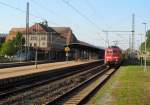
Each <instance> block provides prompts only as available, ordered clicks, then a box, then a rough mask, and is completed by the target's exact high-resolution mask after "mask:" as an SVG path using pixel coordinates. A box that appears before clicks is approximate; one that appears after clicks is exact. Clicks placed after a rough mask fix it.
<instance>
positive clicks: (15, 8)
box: [0, 1, 60, 26]
mask: <svg viewBox="0 0 150 105" xmlns="http://www.w3.org/2000/svg"><path fill="white" fill-rule="evenodd" d="M0 4H1V5H4V6H6V7H9V8H12V9H14V10H16V11H19V12H22V13H26V11H25V10H22V9H20V8H18V7H15V6H12V5H10V4H7V3H4V2H1V1H0ZM29 15H30V16H32V17H34V18H38V19H41V20H46V19H44V18H42V17H40V16H36V15H34V14H32V13H30V14H29ZM48 22H49V23H51V24H54V25H57V26H60V25H59V24H58V23H55V22H52V21H49V20H48Z"/></svg>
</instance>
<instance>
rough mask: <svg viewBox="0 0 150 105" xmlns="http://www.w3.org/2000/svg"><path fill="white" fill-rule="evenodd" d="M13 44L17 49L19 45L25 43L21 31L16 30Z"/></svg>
mask: <svg viewBox="0 0 150 105" xmlns="http://www.w3.org/2000/svg"><path fill="white" fill-rule="evenodd" d="M13 43H14V46H15V47H16V48H17V49H19V48H20V47H21V46H23V45H24V44H25V39H24V37H23V36H22V33H20V32H18V33H17V35H16V38H15V39H14V40H13Z"/></svg>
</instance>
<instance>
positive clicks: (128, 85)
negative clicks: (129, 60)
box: [87, 65, 150, 105]
mask: <svg viewBox="0 0 150 105" xmlns="http://www.w3.org/2000/svg"><path fill="white" fill-rule="evenodd" d="M87 105H150V66H148V67H147V71H146V72H144V70H143V66H139V65H127V66H122V67H121V68H120V69H119V70H118V71H117V72H116V73H115V74H114V75H113V77H112V78H111V79H110V80H109V81H108V82H107V83H106V84H105V85H104V86H103V87H102V88H101V89H100V90H99V91H98V92H97V93H96V95H95V96H94V97H93V98H92V99H91V100H90V102H89V103H88V104H87Z"/></svg>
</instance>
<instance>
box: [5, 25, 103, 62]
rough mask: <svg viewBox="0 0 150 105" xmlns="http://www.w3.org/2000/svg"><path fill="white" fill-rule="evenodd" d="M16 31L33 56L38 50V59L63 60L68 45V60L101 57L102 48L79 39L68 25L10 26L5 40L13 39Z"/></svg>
mask: <svg viewBox="0 0 150 105" xmlns="http://www.w3.org/2000/svg"><path fill="white" fill-rule="evenodd" d="M17 32H21V33H22V34H23V37H24V38H25V45H24V46H28V47H29V51H30V52H32V55H31V56H32V57H33V58H34V57H35V51H38V59H40V60H58V61H60V60H65V59H66V52H65V51H64V48H65V47H69V48H70V51H69V52H68V58H69V60H83V59H99V58H103V54H104V52H103V51H104V49H103V48H98V47H96V46H93V45H91V44H88V43H85V42H82V41H79V40H78V39H77V38H76V36H75V35H74V33H73V32H72V30H71V28H70V27H49V26H48V25H47V23H35V24H33V25H32V26H31V27H29V29H28V35H27V34H26V28H12V29H11V30H10V32H9V35H8V36H7V37H6V41H8V40H13V39H14V38H15V37H16V34H17Z"/></svg>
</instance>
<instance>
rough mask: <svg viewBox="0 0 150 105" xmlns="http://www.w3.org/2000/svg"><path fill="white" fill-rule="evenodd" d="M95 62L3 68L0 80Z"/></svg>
mask: <svg viewBox="0 0 150 105" xmlns="http://www.w3.org/2000/svg"><path fill="white" fill-rule="evenodd" d="M95 61H96V60H89V61H65V62H55V63H46V64H38V65H37V68H36V66H35V65H30V66H21V67H12V68H4V69H0V80H2V79H6V78H12V77H17V76H24V75H29V74H34V73H38V72H44V71H49V70H54V69H59V68H64V67H71V66H75V65H80V64H86V63H90V62H95Z"/></svg>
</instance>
